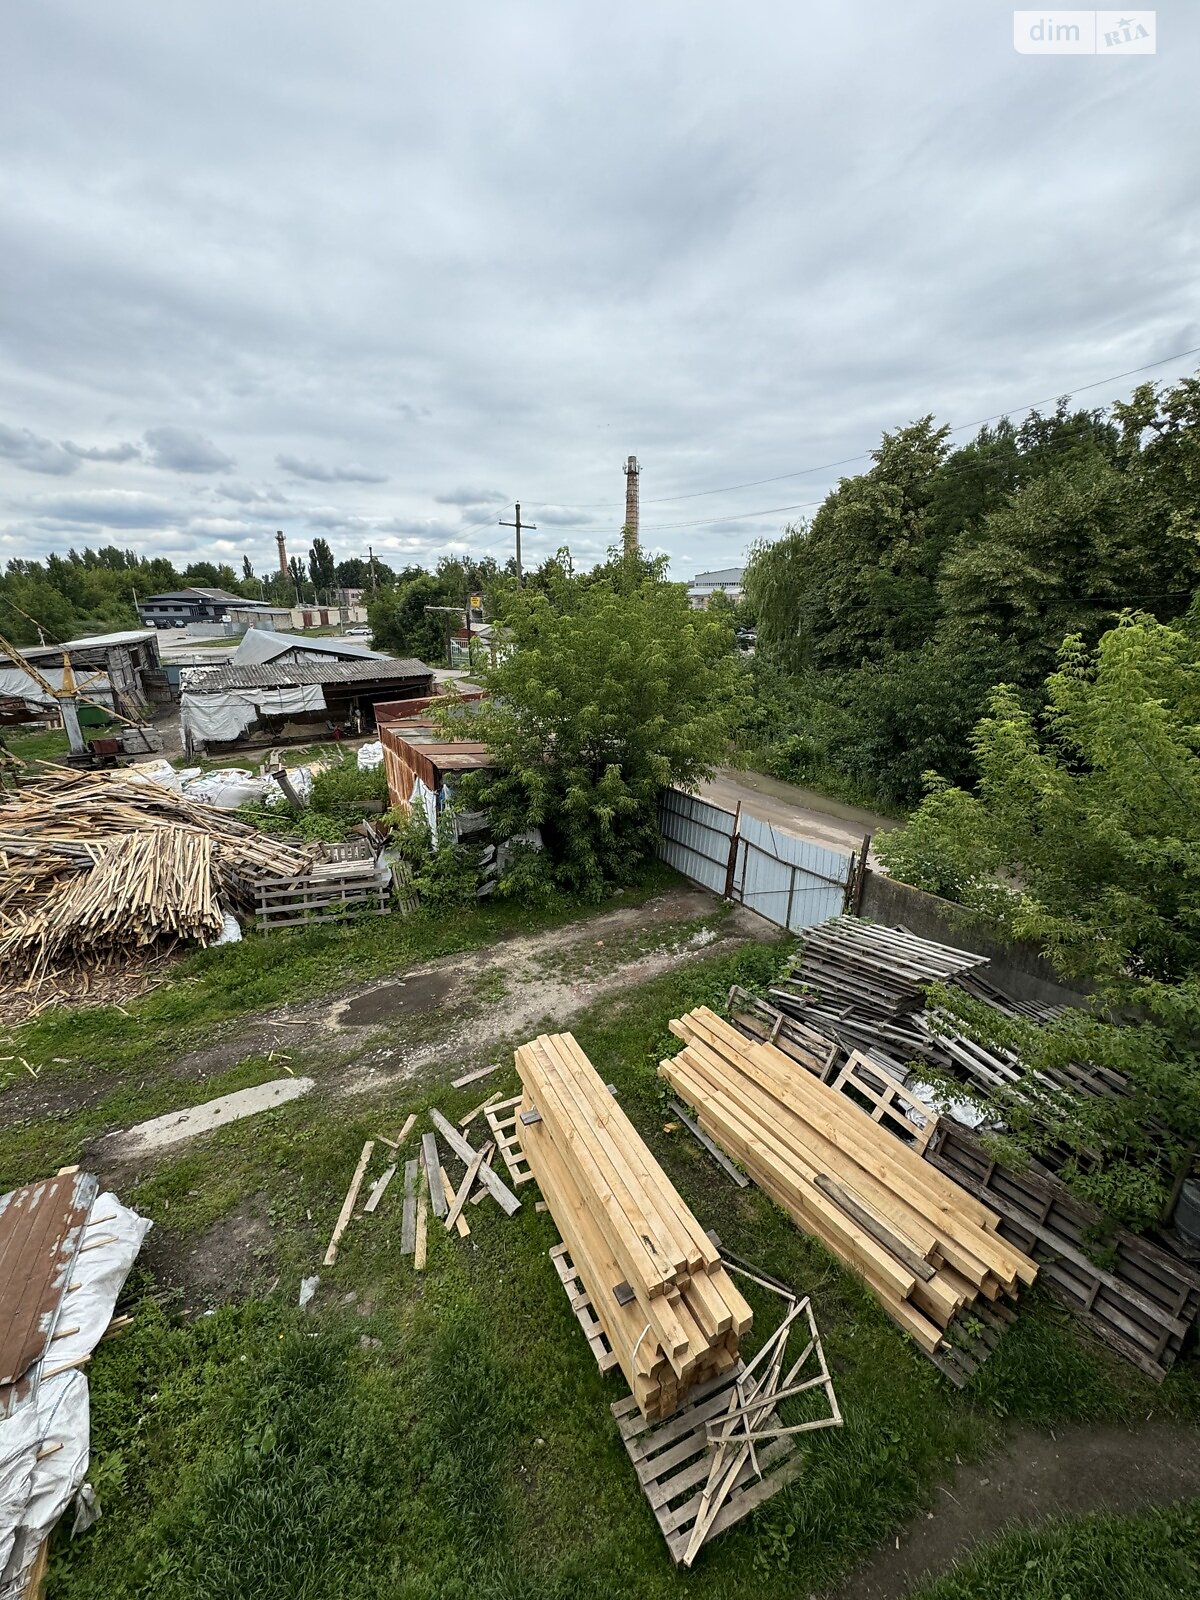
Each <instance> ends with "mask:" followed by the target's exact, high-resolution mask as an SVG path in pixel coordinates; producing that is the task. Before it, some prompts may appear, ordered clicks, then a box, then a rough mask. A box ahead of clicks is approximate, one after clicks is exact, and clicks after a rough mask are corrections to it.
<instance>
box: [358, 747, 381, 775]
mask: <svg viewBox="0 0 1200 1600" xmlns="http://www.w3.org/2000/svg"><path fill="white" fill-rule="evenodd" d="M382 762H383V744H382V742H381V741H380V740H379V739H374V740H372V741H371V743H370V744H364V745H361V746H360V747H359V752H358V770H359V771H360V772H374V771H375V768H376V767H378V766H380V765H381V764H382Z"/></svg>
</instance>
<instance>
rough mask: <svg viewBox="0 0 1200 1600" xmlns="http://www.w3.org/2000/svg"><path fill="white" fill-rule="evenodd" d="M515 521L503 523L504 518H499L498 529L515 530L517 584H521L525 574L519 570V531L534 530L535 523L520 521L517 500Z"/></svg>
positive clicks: (519, 505)
mask: <svg viewBox="0 0 1200 1600" xmlns="http://www.w3.org/2000/svg"><path fill="white" fill-rule="evenodd" d="M516 519H517V520H516V521H515V522H505V520H504V518H503V517H501V518H500V527H502V528H515V529H516V530H517V582H518V583H520V584H523V583H524V582H525V574H524V572H523V571H522V569H521V529H522V528H528V529H530V530H532V529H535V528H536V527H537V523H536V522H522V521H521V502H520V501H519V500H518V501H517V505H516Z"/></svg>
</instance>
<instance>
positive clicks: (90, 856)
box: [0, 768, 311, 1011]
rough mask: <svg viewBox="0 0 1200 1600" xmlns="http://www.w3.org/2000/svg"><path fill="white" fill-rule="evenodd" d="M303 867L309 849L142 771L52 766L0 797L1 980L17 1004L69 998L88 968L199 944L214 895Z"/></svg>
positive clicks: (128, 964) (142, 960)
mask: <svg viewBox="0 0 1200 1600" xmlns="http://www.w3.org/2000/svg"><path fill="white" fill-rule="evenodd" d="M310 867H311V854H310V852H309V851H308V850H297V849H293V848H292V847H291V846H289V845H286V844H282V843H281V842H280V841H279V840H277V839H272V838H270V837H269V836H268V835H266V834H263V833H260V832H258V830H257V829H255V828H252V827H249V826H248V825H247V824H245V823H243V822H239V821H237V820H236V819H235V818H233V817H231V816H230V815H229V814H228V813H227V812H224V811H220V810H218V809H217V808H216V807H214V806H207V805H204V804H203V803H202V802H199V801H195V800H188V799H185V798H184V797H183V796H182V795H178V794H175V793H174V792H173V791H171V790H169V789H165V788H163V787H161V786H160V785H158V784H155V783H152V782H150V781H149V780H147V779H145V778H130V777H128V776H126V775H124V774H122V773H91V772H74V771H72V770H70V769H69V768H60V769H55V770H54V771H53V773H52V775H51V776H48V777H41V778H39V779H38V780H36V781H35V782H33V783H29V784H23V785H22V786H21V788H20V789H18V790H17V791H16V792H15V793H13V794H9V795H2V796H0V982H3V983H4V984H6V985H7V986H8V988H9V990H10V995H11V997H13V998H14V1000H15V998H16V997H18V996H20V997H24V999H25V1001H26V1002H28V1004H33V1003H37V1004H40V1003H43V1002H44V1003H49V1002H50V1001H52V1000H66V999H72V998H77V997H78V996H79V995H80V994H81V993H84V992H87V991H88V990H89V989H90V988H91V987H92V985H91V980H92V978H93V977H94V975H96V974H97V973H111V972H114V971H117V970H122V971H124V970H125V969H127V968H128V969H129V971H130V973H131V974H133V973H135V971H136V969H137V968H138V967H139V966H142V965H146V964H149V965H153V964H154V963H155V962H157V961H158V960H159V959H160V958H162V957H163V956H164V955H166V954H168V953H169V952H170V951H171V950H172V949H174V948H175V947H176V946H177V945H178V944H179V943H181V942H199V943H201V944H204V943H207V942H208V941H209V940H210V939H211V938H212V937H214V935H216V934H217V933H219V932H220V930H221V922H222V918H221V911H220V908H219V905H218V896H224V897H226V898H227V899H230V900H237V899H239V898H240V897H241V896H242V895H243V894H244V885H245V883H246V881H247V880H248V879H249V880H262V879H263V878H268V877H271V876H286V877H289V878H291V877H295V876H297V875H298V874H300V873H301V872H304V871H306V870H308V869H309V868H310ZM137 987H138V985H137V983H136V982H133V983H132V984H131V985H130V989H129V992H133V991H134V990H135V989H136V988H137ZM31 997H32V998H31ZM28 1004H27V1005H26V1006H25V1007H23V1008H19V1009H25V1010H26V1011H27V1010H28ZM6 1009H7V1001H6Z"/></svg>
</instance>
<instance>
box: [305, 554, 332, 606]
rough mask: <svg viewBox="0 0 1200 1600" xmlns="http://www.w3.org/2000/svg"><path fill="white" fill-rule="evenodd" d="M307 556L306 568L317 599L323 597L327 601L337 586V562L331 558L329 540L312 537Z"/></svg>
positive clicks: (330, 598)
mask: <svg viewBox="0 0 1200 1600" xmlns="http://www.w3.org/2000/svg"><path fill="white" fill-rule="evenodd" d="M308 557H309V565H308V570H309V574H310V576H311V577H312V582H313V588H314V590H315V591H316V596H317V599H318V600H320V599H322V598H323V599H324V600H325V602H326V603H329V602H330V601H331V600H332V599H333V591H334V589H335V588H336V587H337V563H336V562H335V561H334V559H333V551H332V550H331V549H330V548H329V541H328V540H327V539H314V540H313V542H312V549H311V550H310V551H309V553H308Z"/></svg>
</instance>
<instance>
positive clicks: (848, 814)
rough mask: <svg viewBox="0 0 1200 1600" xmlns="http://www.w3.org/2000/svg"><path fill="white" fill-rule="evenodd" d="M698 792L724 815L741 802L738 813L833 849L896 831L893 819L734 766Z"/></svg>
mask: <svg viewBox="0 0 1200 1600" xmlns="http://www.w3.org/2000/svg"><path fill="white" fill-rule="evenodd" d="M699 793H700V795H701V796H702V797H703V798H704V799H705V800H711V801H712V803H713V805H717V806H723V807H724V808H725V810H726V811H732V810H734V808H735V807H736V806H737V804H738V802H739V801H740V802H741V806H742V810H743V811H746V812H749V814H750V815H751V816H752V817H761V818H762V820H763V821H764V822H769V823H771V824H772V825H773V826H774V827H776V828H783V829H784V830H785V831H786V832H788V833H794V834H797V835H798V836H799V837H800V838H801V839H809V840H811V841H812V842H813V843H814V844H820V845H825V846H826V847H827V848H828V849H831V850H857V849H858V847H859V845H861V844H862V840H863V835H864V834H865V833H878V832H879V831H880V830H881V829H884V828H896V827H899V821H898V819H897V818H895V817H881V816H879V815H878V814H877V813H876V812H874V811H864V810H863V809H862V807H861V806H848V805H843V804H842V802H841V801H840V800H830V799H829V797H828V796H827V795H823V794H817V793H816V792H815V791H814V790H812V789H801V788H798V787H797V786H796V785H795V784H792V783H783V782H781V781H780V780H779V779H778V778H768V777H767V776H766V775H765V774H764V773H761V772H746V771H743V770H740V769H738V768H735V767H721V768H719V769H718V771H717V774H716V776H715V777H714V778H712V779H710V780H709V782H708V783H702V784H701V785H700V786H699Z"/></svg>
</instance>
